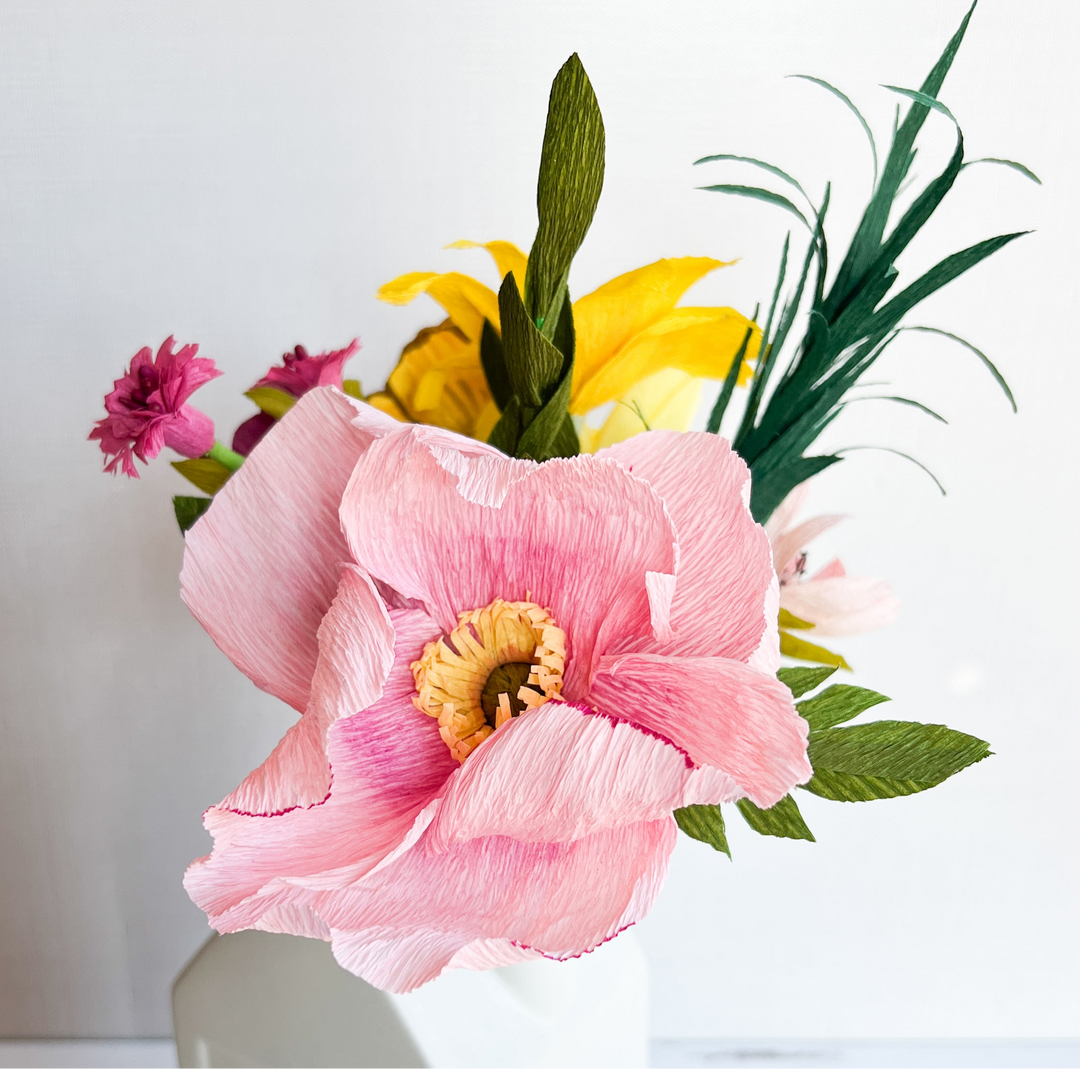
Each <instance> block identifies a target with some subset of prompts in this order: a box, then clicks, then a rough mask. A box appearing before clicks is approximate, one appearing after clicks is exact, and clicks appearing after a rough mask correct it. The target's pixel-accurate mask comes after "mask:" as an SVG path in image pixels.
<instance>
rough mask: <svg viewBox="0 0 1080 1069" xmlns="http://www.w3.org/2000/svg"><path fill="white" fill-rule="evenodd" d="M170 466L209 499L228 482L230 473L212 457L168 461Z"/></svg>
mask: <svg viewBox="0 0 1080 1069" xmlns="http://www.w3.org/2000/svg"><path fill="white" fill-rule="evenodd" d="M170 463H171V464H172V466H173V467H174V468H176V470H177V471H178V472H180V474H181V475H183V477H184V478H185V479H187V481H188V482H189V483H192V484H193V485H194V486H197V487H198V488H199V489H200V490H202V492H203V493H204V494H210V495H211V497H212V496H213V495H214V494H216V493H217V492H218V491H219V490H220V489H221V488H222V487H223V486H224V485H225V484H226V483H227V482H228V481H229V476H230V475H232V472H231V471H230V470H229V469H228V468H227V467H225V465H224V464H222V463H221V461H220V460H215V459H214V458H213V457H192V458H191V459H189V460H173V461H170Z"/></svg>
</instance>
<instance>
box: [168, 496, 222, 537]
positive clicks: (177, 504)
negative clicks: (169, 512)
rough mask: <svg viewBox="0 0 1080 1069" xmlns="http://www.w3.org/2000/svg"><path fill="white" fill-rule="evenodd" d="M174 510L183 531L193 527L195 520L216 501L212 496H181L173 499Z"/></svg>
mask: <svg viewBox="0 0 1080 1069" xmlns="http://www.w3.org/2000/svg"><path fill="white" fill-rule="evenodd" d="M172 500H173V512H174V513H175V514H176V522H177V523H178V524H179V526H180V530H181V531H185V532H186V531H188V530H190V529H191V527H192V525H193V524H194V523H195V521H196V520H197V519H198V518H199V517H200V516H201V515H202V514H203V513H204V512H205V511H206V510H207V509H208V508H209V507H210V506H211V505H212V504H213V503H214V499H213V498H212V497H181V496H177V497H174V498H173V499H172Z"/></svg>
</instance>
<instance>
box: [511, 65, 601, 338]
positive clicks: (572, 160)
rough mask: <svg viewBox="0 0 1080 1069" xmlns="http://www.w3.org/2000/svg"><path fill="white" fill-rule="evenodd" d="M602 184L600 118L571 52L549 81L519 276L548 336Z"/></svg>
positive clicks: (582, 71) (586, 78)
mask: <svg viewBox="0 0 1080 1069" xmlns="http://www.w3.org/2000/svg"><path fill="white" fill-rule="evenodd" d="M603 184H604V121H603V119H602V118H601V115H600V107H599V105H598V104H597V102H596V95H595V94H594V93H593V89H592V86H591V85H590V83H589V76H588V75H587V74H586V73H585V68H584V67H583V66H582V65H581V60H580V59H578V56H577V53H574V55H572V56H571V57H570V58H569V59H568V60H567V61H566V63H564V64H563V67H562V69H561V70H560V71H559V73H558V74H557V75H556V76H555V81H554V82H553V83H552V85H551V97H550V99H549V100H548V115H547V126H546V128H545V130H544V147H543V150H542V152H541V155H540V177H539V179H538V181H537V186H536V210H537V214H538V216H539V226H538V228H537V231H536V239H535V240H534V241H533V245H532V251H531V252H530V253H529V266H528V268H527V271H526V278H525V299H526V303H527V305H528V308H529V312H530V315H531V318H532V319H533V321H534V322H536V321H537V320H539V321H540V323H537V325H538V326H540V327H541V329H542V330H543V331H544V334H545V336H546V337H548V338H550V337H551V335H552V332H553V331H554V329H555V326H556V324H557V322H558V313H559V310H560V306H561V304H562V301H563V299H564V296H565V286H566V279H567V276H568V275H569V273H570V262H571V261H572V260H573V258H574V254H575V253H576V252H577V250H578V249H579V248H580V247H581V243H582V241H583V240H584V239H585V234H586V233H587V232H588V229H589V225H590V223H591V222H592V218H593V214H594V213H595V211H596V205H597V202H598V201H599V199H600V190H601V189H602V187H603ZM505 329H506V328H505V325H504V327H503V330H504V334H505Z"/></svg>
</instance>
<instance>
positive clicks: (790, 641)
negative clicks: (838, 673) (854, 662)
mask: <svg viewBox="0 0 1080 1069" xmlns="http://www.w3.org/2000/svg"><path fill="white" fill-rule="evenodd" d="M780 652H781V653H782V654H783V655H784V656H785V657H794V658H795V660H797V661H812V662H813V663H814V664H831V665H834V666H835V667H837V668H844V669H846V670H847V671H849V672H850V671H851V665H850V664H848V663H847V661H845V660H844V658H843V657H841V656H840V654H839V653H833V652H832V650H827V649H825V647H824V646H816V645H814V643H812V642H807V641H806V640H805V639H801V638H796V637H795V636H794V635H791V634H789V633H788V632H787V631H781V632H780Z"/></svg>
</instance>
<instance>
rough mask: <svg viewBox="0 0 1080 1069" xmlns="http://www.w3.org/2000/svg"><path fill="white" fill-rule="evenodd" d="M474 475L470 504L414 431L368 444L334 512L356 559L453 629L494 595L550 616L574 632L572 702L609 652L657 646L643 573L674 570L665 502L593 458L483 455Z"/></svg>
mask: <svg viewBox="0 0 1080 1069" xmlns="http://www.w3.org/2000/svg"><path fill="white" fill-rule="evenodd" d="M455 437H456V436H455ZM469 478H470V483H469V487H468V488H467V489H466V492H467V493H468V494H469V497H468V498H467V497H466V496H464V495H463V492H462V489H461V487H460V485H459V480H460V479H461V476H460V475H459V474H457V473H455V472H453V471H451V470H448V467H447V466H446V464H445V461H444V462H442V463H440V461H439V459H438V458H437V457H436V456H435V455H434V454H433V453H432V451H431V448H430V447H429V446H428V445H427V444H426V443H425V441H424V439H423V438H421V437H419V436H418V435H417V434H415V433H414V432H412V431H403V432H401V433H399V434H396V435H390V436H387V437H385V438H383V439H381V440H380V441H378V442H376V443H375V444H374V445H372V447H371V449H370V450H369V451H368V452H367V453H366V454H365V456H364V457H363V458H362V459H361V461H360V462H359V463H358V464H357V467H356V471H355V472H354V474H353V478H352V480H351V481H350V483H349V486H348V489H347V490H346V491H345V496H344V499H343V501H342V506H341V519H342V527H343V529H344V531H345V533H346V536H347V538H348V540H349V545H350V547H351V549H352V552H353V556H354V557H355V558H356V560H357V561H358V563H360V565H361V566H362V567H363V568H365V569H366V570H367V571H368V572H369V573H370V574H371V575H372V576H374V577H375V578H377V579H379V580H381V581H382V582H385V583H387V584H389V585H390V586H392V587H393V588H394V589H395V590H397V591H399V592H400V593H401V594H403V595H404V596H406V597H410V598H416V599H418V600H420V601H422V602H423V603H424V605H425V606H427V608H428V611H429V612H430V613H431V615H432V616H433V617H435V619H436V620H438V621H439V622H440V623H441V624H442V625H443V627H444V628H445V629H447V630H449V629H451V628H452V627H453V625H454V624H455V623H456V620H457V615H458V613H460V612H462V611H465V610H468V609H473V608H477V607H479V606H483V605H487V604H489V603H490V602H491V601H493V600H494V599H495V598H505V599H506V600H508V601H520V600H531V601H534V602H536V603H538V604H540V605H542V606H543V607H544V608H546V609H549V610H550V612H551V614H552V616H553V617H554V619H555V622H556V623H557V624H558V625H559V626H560V627H562V628H563V629H564V630H565V631H566V632H567V635H568V649H569V651H570V656H569V658H568V661H567V675H566V683H565V688H564V693H565V694H566V696H567V697H569V698H574V697H576V696H579V695H580V694H581V693H582V691H583V690H584V688H585V687H586V686H587V681H588V678H589V676H590V674H591V671H592V666H593V662H594V659H595V657H596V656H598V654H599V653H600V652H602V651H604V650H605V649H606V648H607V646H608V644H610V643H612V642H614V641H616V640H617V639H621V638H622V637H623V636H627V635H651V632H652V615H651V607H650V600H649V594H648V589H647V584H646V573H647V572H650V571H653V572H664V573H668V574H673V573H674V570H675V553H676V550H675V533H674V531H673V529H672V526H671V522H670V520H669V519H668V517H667V515H666V513H665V511H664V504H663V502H662V501H661V500H660V499H659V498H658V497H657V495H656V494H655V493H654V492H653V491H652V490H651V489H650V488H649V487H648V486H646V485H645V484H644V483H643V482H642V481H641V480H639V479H634V478H632V477H631V476H629V475H628V474H627V473H626V472H625V471H623V470H622V469H621V468H620V467H619V465H617V464H615V463H613V462H607V463H605V462H602V461H601V462H598V461H596V460H595V459H594V458H593V457H588V456H583V457H575V458H573V459H571V460H552V461H549V462H548V463H546V464H541V465H535V464H532V463H530V462H527V461H519V460H511V459H509V458H507V457H503V456H487V455H481V456H476V457H475V458H474V459H472V460H471V461H470V476H469ZM470 498H471V499H470ZM480 500H483V501H485V502H488V503H487V504H480V503H479V501H480Z"/></svg>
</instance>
